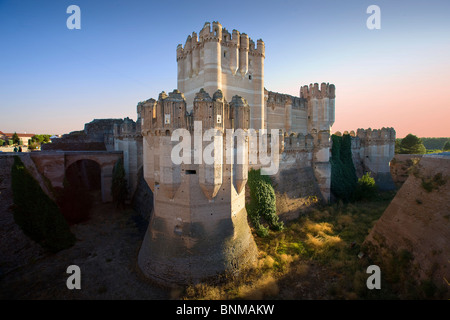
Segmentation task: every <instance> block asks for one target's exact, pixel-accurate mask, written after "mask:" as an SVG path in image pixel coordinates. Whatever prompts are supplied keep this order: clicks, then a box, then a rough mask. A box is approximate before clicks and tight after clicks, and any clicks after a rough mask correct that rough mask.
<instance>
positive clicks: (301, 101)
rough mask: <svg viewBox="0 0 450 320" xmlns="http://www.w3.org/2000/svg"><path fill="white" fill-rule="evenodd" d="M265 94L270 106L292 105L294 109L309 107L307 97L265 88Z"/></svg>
mask: <svg viewBox="0 0 450 320" xmlns="http://www.w3.org/2000/svg"><path fill="white" fill-rule="evenodd" d="M265 95H266V96H267V105H268V107H272V108H274V107H275V105H277V106H292V108H294V109H306V108H307V101H306V99H305V98H300V97H296V96H291V95H288V94H284V93H278V92H273V91H267V90H265Z"/></svg>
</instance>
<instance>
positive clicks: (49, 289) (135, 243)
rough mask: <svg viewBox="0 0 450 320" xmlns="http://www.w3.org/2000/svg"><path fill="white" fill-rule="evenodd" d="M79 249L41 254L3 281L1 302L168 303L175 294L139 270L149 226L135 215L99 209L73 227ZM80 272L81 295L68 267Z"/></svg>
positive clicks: (106, 207)
mask: <svg viewBox="0 0 450 320" xmlns="http://www.w3.org/2000/svg"><path fill="white" fill-rule="evenodd" d="M71 230H72V232H73V233H74V234H75V235H76V238H77V242H76V244H75V245H74V246H73V247H71V248H69V249H66V250H63V251H61V252H58V253H57V254H48V253H41V254H40V255H38V256H37V257H36V258H34V259H31V261H30V262H29V263H27V264H25V265H23V266H21V267H18V268H16V269H13V270H10V271H9V272H7V273H6V274H3V275H2V277H1V278H0V299H89V300H90V299H130V300H131V299H133V300H137V299H168V298H169V294H170V292H169V291H168V290H167V289H163V288H159V287H157V286H155V285H153V284H152V283H150V282H148V281H147V280H146V279H144V278H143V277H142V275H141V274H140V271H139V269H138V268H137V266H136V258H137V253H138V250H139V247H140V244H141V242H142V239H143V236H144V233H145V230H146V222H145V221H144V220H143V219H140V218H139V217H138V216H137V215H136V214H135V213H134V212H133V211H132V210H130V209H127V210H116V209H115V207H114V206H113V205H112V204H97V205H96V206H95V207H94V209H93V210H92V212H91V219H90V220H89V221H87V222H85V223H81V224H78V225H74V226H72V227H71ZM70 265H78V266H79V267H80V269H81V290H69V289H68V288H67V286H66V281H67V278H68V277H69V276H70V274H67V273H66V270H67V267H68V266H70Z"/></svg>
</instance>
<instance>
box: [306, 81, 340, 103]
mask: <svg viewBox="0 0 450 320" xmlns="http://www.w3.org/2000/svg"><path fill="white" fill-rule="evenodd" d="M335 97H336V94H335V87H334V84H328V83H325V82H322V84H321V85H320V89H319V84H318V83H314V85H313V84H312V83H311V84H310V85H309V87H308V86H306V85H305V86H303V87H301V88H300V98H305V99H312V98H315V99H322V98H330V99H334V98H335Z"/></svg>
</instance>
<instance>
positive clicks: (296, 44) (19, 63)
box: [0, 0, 450, 138]
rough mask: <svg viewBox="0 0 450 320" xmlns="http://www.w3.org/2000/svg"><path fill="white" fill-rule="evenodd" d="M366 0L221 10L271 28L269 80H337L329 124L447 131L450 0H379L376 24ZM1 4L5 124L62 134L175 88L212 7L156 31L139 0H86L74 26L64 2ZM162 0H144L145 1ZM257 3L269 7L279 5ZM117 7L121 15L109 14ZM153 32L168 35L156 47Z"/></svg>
mask: <svg viewBox="0 0 450 320" xmlns="http://www.w3.org/2000/svg"><path fill="white" fill-rule="evenodd" d="M80 1H81V0H80ZM24 2H26V1H25V0H24ZM366 2H367V1H353V2H352V1H347V2H342V3H338V2H334V1H328V2H327V3H326V4H325V3H322V2H321V3H308V4H305V3H300V2H296V1H292V3H290V2H289V1H287V2H286V3H281V2H280V3H275V2H271V1H268V4H267V5H269V6H270V7H271V8H272V10H275V11H276V12H278V13H279V14H278V15H276V16H277V17H278V18H277V20H276V23H274V24H273V25H270V24H264V23H261V18H260V17H259V16H254V17H247V16H245V17H246V18H248V19H242V17H244V16H242V17H238V16H236V13H232V12H228V11H223V10H222V11H221V12H220V13H221V14H222V15H223V16H218V17H215V18H214V19H217V20H219V21H223V22H224V27H227V28H229V29H231V28H234V27H236V28H238V29H240V28H242V30H244V31H246V32H248V33H249V35H250V36H251V37H252V38H254V39H257V38H259V37H261V38H262V39H263V40H264V42H265V44H266V58H265V71H264V72H265V75H264V77H265V79H264V81H265V87H266V89H267V90H270V91H276V92H280V93H285V94H290V95H295V96H298V95H299V89H300V87H301V86H303V85H309V84H310V83H315V82H317V83H319V84H320V83H321V82H329V83H332V84H334V85H335V86H336V101H335V106H336V110H335V116H336V118H335V123H334V125H333V127H332V132H336V131H341V132H343V131H351V130H354V131H356V130H357V129H358V128H364V129H367V128H369V127H370V128H372V129H379V128H382V127H393V128H394V129H395V130H396V135H397V137H398V138H403V137H405V136H406V135H407V134H409V133H412V134H414V135H416V136H419V137H450V126H449V125H448V120H449V119H450V100H449V98H448V96H449V94H448V93H449V92H450V90H449V88H448V80H449V75H450V42H449V41H448V37H449V35H450V23H449V21H450V20H449V19H448V12H449V11H448V10H449V8H450V2H448V1H437V0H436V1H431V2H426V3H425V2H420V1H416V2H415V3H414V1H413V2H411V1H408V2H406V1H405V2H402V1H382V0H379V2H380V3H379V5H380V7H381V10H382V27H381V29H380V30H368V29H367V27H366V24H365V20H366V19H367V14H366V11H365V10H366V8H367V5H369V2H367V3H366ZM104 3H107V2H104ZM2 5H3V7H2V10H0V17H1V18H2V19H0V24H2V28H0V35H1V36H2V37H3V38H2V39H3V40H5V41H4V47H2V49H3V50H0V55H1V56H2V58H1V59H0V66H1V68H0V70H1V71H0V84H1V85H0V111H1V112H0V131H3V132H18V133H25V132H27V133H36V134H64V133H69V132H71V131H76V130H82V129H83V128H84V124H85V123H88V122H90V121H92V120H93V119H102V118H125V117H130V118H131V119H133V120H136V105H137V103H138V102H139V101H143V100H146V99H149V98H155V99H157V98H158V94H159V93H160V92H161V91H163V90H164V91H166V92H167V91H169V90H170V91H172V90H173V89H174V88H176V83H177V79H176V78H177V66H176V59H175V49H176V44H177V43H178V42H180V41H183V39H185V36H187V35H188V34H189V32H191V31H193V30H195V31H197V32H198V31H199V28H201V25H202V22H203V21H205V19H206V16H204V15H203V12H197V11H196V12H194V13H193V15H192V17H190V18H191V20H192V23H191V21H189V19H186V20H183V22H184V23H183V24H182V26H180V25H178V24H167V25H165V29H164V30H165V33H164V34H163V33H161V34H160V33H159V32H152V30H153V29H152V28H153V26H154V25H155V26H156V25H158V23H159V22H158V21H156V20H155V21H153V20H152V21H149V20H145V19H144V18H145V17H146V16H145V15H143V16H142V19H136V16H138V15H139V14H141V13H142V12H143V11H142V10H141V9H139V8H140V7H139V6H136V7H133V6H130V7H123V6H117V7H114V6H108V10H106V11H105V10H104V7H103V5H102V4H101V1H98V2H90V1H84V2H83V12H84V13H83V19H84V20H83V28H82V30H81V32H75V31H73V30H67V28H66V27H65V19H66V18H67V14H66V12H65V7H64V6H63V5H56V2H55V3H51V4H50V2H49V3H48V5H47V6H41V5H40V4H37V2H33V1H28V4H27V5H19V4H18V3H16V2H9V3H6V2H4V3H2V2H1V1H0V7H1V6H2ZM159 5H161V6H163V5H162V3H160V2H158V1H156V2H154V3H153V4H150V3H147V6H148V8H154V7H155V6H156V7H158V6H159ZM180 5H181V4H180ZM183 5H184V6H185V7H186V9H189V8H191V6H190V5H189V4H188V3H183ZM211 5H216V6H218V8H219V7H220V8H221V5H220V4H211ZM15 6H17V8H15ZM27 8H28V11H27V10H25V9H27ZM124 8H127V10H130V11H125V12H123V10H124ZM323 8H327V10H326V11H325V12H322V11H320V10H318V9H323ZM260 10H261V12H260V13H261V14H262V15H263V16H264V17H270V18H272V12H271V10H268V9H266V8H263V6H261V8H260ZM277 10H278V11H277ZM213 11H214V10H213ZM217 11H220V10H217ZM38 13H39V14H38ZM288 13H290V14H291V15H290V16H289V18H285V15H286V14H288ZM318 13H320V14H318ZM112 14H116V15H117V16H116V17H120V18H121V19H122V20H121V21H122V24H112V25H109V26H106V25H104V22H106V21H110V20H111V15H112ZM178 14H179V15H180V17H181V16H183V17H184V12H178ZM239 14H243V15H244V12H240V13H239ZM299 15H301V17H302V19H301V21H297V18H298V17H299ZM42 17H45V18H42ZM159 18H161V17H159ZM250 18H252V19H255V20H252V19H250ZM102 19H104V20H102ZM208 19H209V18H208ZM226 21H228V23H225V22H226ZM263 21H264V19H263ZM194 22H195V23H194ZM309 26H314V28H311V29H309ZM286 29H288V30H291V31H290V32H288V33H285V32H284V31H285V30H286ZM130 30H132V31H133V33H131V34H130V33H129V31H130ZM305 30H306V31H305ZM295 32H298V33H295ZM293 35H295V36H296V37H297V38H295V41H292V36H293ZM297 40H298V41H297ZM152 43H159V44H160V46H159V47H157V50H153V46H152ZM30 48H32V49H33V50H30Z"/></svg>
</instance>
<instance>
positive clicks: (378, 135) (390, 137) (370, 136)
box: [356, 127, 396, 142]
mask: <svg viewBox="0 0 450 320" xmlns="http://www.w3.org/2000/svg"><path fill="white" fill-rule="evenodd" d="M356 136H357V137H358V138H360V139H361V140H363V141H365V142H369V141H374V142H375V141H390V142H395V136H396V133H395V129H394V128H391V127H389V128H385V127H383V128H381V129H373V130H372V129H371V128H369V129H358V130H357V131H356Z"/></svg>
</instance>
